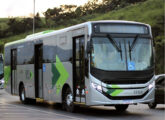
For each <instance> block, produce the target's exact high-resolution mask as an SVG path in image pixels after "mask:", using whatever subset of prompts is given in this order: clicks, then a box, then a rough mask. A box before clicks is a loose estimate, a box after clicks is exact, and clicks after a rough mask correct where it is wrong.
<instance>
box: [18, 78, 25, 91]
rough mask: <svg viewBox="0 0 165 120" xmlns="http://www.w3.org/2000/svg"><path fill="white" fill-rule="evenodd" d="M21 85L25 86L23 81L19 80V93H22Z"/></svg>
mask: <svg viewBox="0 0 165 120" xmlns="http://www.w3.org/2000/svg"><path fill="white" fill-rule="evenodd" d="M21 86H24V83H23V82H22V81H20V82H19V88H18V90H19V91H18V93H19V94H20V90H21Z"/></svg>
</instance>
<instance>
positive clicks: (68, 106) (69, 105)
mask: <svg viewBox="0 0 165 120" xmlns="http://www.w3.org/2000/svg"><path fill="white" fill-rule="evenodd" d="M63 97H64V98H63V109H65V110H66V111H68V112H75V105H74V103H73V94H72V92H71V90H70V88H67V89H66V91H65V92H64V95H63Z"/></svg>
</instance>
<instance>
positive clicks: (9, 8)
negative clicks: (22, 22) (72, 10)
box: [0, 0, 88, 18]
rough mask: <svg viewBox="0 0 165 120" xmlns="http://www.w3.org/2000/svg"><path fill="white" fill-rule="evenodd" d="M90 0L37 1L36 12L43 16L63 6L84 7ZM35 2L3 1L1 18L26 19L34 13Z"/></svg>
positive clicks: (32, 0)
mask: <svg viewBox="0 0 165 120" xmlns="http://www.w3.org/2000/svg"><path fill="white" fill-rule="evenodd" d="M87 1H88V0H35V6H36V7H35V8H36V9H35V11H36V12H39V13H40V15H41V16H43V14H42V13H43V12H45V11H46V10H47V9H48V8H54V7H58V6H60V5H62V4H68V5H69V4H74V5H83V4H84V3H86V2H87ZM33 2H34V0H1V2H0V17H1V18H2V17H20V16H21V17H24V16H29V15H30V14H32V13H33Z"/></svg>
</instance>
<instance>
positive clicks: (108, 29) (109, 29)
mask: <svg viewBox="0 0 165 120" xmlns="http://www.w3.org/2000/svg"><path fill="white" fill-rule="evenodd" d="M94 31H95V32H96V33H124V34H128V33H129V34H148V33H149V32H148V27H147V26H144V25H134V24H97V25H94Z"/></svg>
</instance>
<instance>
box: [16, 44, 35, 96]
mask: <svg viewBox="0 0 165 120" xmlns="http://www.w3.org/2000/svg"><path fill="white" fill-rule="evenodd" d="M34 76H35V73H34V43H33V42H25V43H22V44H19V45H18V46H17V90H16V91H17V95H19V85H20V82H23V84H24V87H25V92H26V97H27V98H35V85H34Z"/></svg>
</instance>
